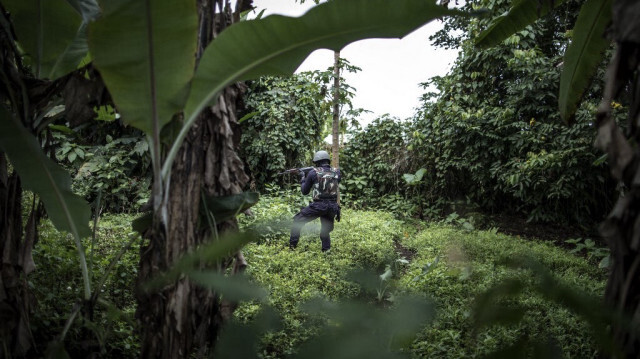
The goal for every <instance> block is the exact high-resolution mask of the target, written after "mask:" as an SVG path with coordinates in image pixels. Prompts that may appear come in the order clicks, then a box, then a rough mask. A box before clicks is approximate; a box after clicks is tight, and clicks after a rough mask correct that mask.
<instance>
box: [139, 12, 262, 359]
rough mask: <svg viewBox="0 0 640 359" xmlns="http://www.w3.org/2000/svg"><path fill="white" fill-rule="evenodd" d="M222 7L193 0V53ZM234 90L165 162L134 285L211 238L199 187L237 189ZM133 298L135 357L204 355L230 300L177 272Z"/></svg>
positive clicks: (221, 227) (225, 226)
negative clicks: (162, 201) (163, 208)
mask: <svg viewBox="0 0 640 359" xmlns="http://www.w3.org/2000/svg"><path fill="white" fill-rule="evenodd" d="M249 4H250V2H249ZM245 5H246V4H245ZM226 6H228V3H227V2H226V1H222V0H200V1H198V8H199V14H200V22H201V26H200V28H201V29H202V31H201V33H200V37H199V42H200V51H199V54H198V55H200V54H201V53H202V50H203V49H204V48H205V47H206V45H207V44H208V43H209V42H210V41H211V40H212V39H213V38H214V37H215V35H216V34H218V33H219V32H220V31H222V28H224V26H226V25H229V24H230V21H231V19H233V18H234V17H233V16H232V14H230V13H225V12H224V11H223V9H225V7H226ZM226 8H227V9H229V7H226ZM242 91H243V87H242V86H240V85H234V86H231V87H229V88H227V89H225V90H224V91H223V94H222V95H221V96H220V98H219V100H218V104H217V105H216V106H215V107H214V108H210V109H207V110H205V111H204V112H203V114H202V115H201V116H200V119H199V120H198V121H196V123H195V124H194V126H193V128H192V129H191V130H190V132H189V134H188V135H187V138H185V141H184V143H183V145H182V147H181V149H180V151H179V153H178V155H177V156H176V160H175V162H174V164H173V167H172V172H171V190H170V194H169V200H168V224H167V228H162V227H160V226H158V224H157V223H154V226H153V227H152V230H151V231H150V233H149V234H148V235H147V238H148V239H149V243H148V245H146V246H144V248H142V249H141V258H140V271H139V275H138V284H139V285H140V284H142V283H144V282H146V281H147V280H148V279H149V278H152V277H153V276H155V275H157V274H159V273H160V272H162V271H163V270H165V269H167V268H169V267H171V265H173V264H174V263H175V262H176V261H177V260H178V259H179V258H180V257H181V256H183V255H184V254H185V253H187V252H189V251H190V250H192V249H193V248H195V247H196V246H198V245H200V244H202V243H205V242H207V241H210V240H215V238H214V236H213V233H212V231H211V230H210V229H208V228H202V227H198V217H199V213H198V211H199V208H200V198H201V196H202V193H203V192H204V193H205V194H207V195H213V196H220V195H229V194H235V193H240V192H241V191H242V189H243V187H244V186H245V184H246V183H247V182H248V177H247V175H246V174H245V173H244V170H243V164H242V161H241V160H240V158H239V157H238V155H237V153H236V148H237V145H238V142H239V136H238V135H239V126H237V119H236V103H237V102H238V100H239V98H240V97H241V94H242ZM235 228H237V225H236V222H235V220H231V221H227V222H224V223H220V224H218V226H217V229H216V233H224V232H225V231H227V230H230V229H235ZM238 258H241V255H239V256H238ZM232 261H233V259H227V260H225V261H224V262H223V263H219V264H216V265H215V268H216V269H218V270H219V271H223V270H224V269H225V268H226V267H228V266H229V265H230V264H231V263H232ZM238 261H239V259H238ZM137 297H138V310H137V317H138V319H139V321H140V324H141V330H142V357H143V358H185V357H191V356H193V355H196V356H198V357H202V356H205V355H207V353H208V352H211V351H212V350H213V348H214V347H215V341H216V338H217V336H218V331H219V329H220V327H221V324H222V322H223V321H224V320H225V319H226V317H228V316H229V315H230V314H229V311H228V309H229V308H230V306H229V305H227V304H226V303H221V301H220V298H219V296H218V295H217V294H216V293H214V292H212V291H210V290H205V289H203V288H200V287H198V286H196V285H195V284H194V283H192V282H190V281H189V280H188V279H184V278H183V279H180V280H178V281H176V282H175V283H172V284H171V285H168V286H166V287H165V288H163V289H162V290H161V291H160V292H154V293H149V292H144V291H139V292H138V295H137Z"/></svg>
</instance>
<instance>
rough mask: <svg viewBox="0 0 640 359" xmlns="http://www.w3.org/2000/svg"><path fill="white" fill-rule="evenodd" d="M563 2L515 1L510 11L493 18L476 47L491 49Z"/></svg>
mask: <svg viewBox="0 0 640 359" xmlns="http://www.w3.org/2000/svg"><path fill="white" fill-rule="evenodd" d="M563 1H564V0H515V1H514V2H513V5H512V6H511V9H509V11H508V12H507V13H505V14H503V15H500V16H498V17H497V18H495V19H494V20H493V21H492V22H491V24H490V25H489V27H488V28H487V29H486V30H484V31H483V32H481V33H480V35H478V37H477V38H476V45H477V46H479V47H491V46H495V45H498V44H499V43H501V42H502V41H504V40H505V39H506V38H508V37H509V36H511V35H513V34H515V33H516V32H518V31H520V30H522V29H524V28H525V27H526V26H528V25H531V24H533V23H534V22H535V21H536V20H538V19H539V18H541V17H543V16H545V15H546V14H548V13H549V11H551V10H552V9H553V8H554V7H556V6H558V5H560V4H561V3H562V2H563Z"/></svg>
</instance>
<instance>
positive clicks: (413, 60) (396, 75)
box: [250, 0, 458, 125]
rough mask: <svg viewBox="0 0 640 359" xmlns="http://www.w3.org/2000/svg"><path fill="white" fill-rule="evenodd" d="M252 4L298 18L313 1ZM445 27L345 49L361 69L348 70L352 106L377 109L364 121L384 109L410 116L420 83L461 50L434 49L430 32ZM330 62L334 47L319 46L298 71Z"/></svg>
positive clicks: (442, 70) (443, 68)
mask: <svg viewBox="0 0 640 359" xmlns="http://www.w3.org/2000/svg"><path fill="white" fill-rule="evenodd" d="M253 4H254V6H256V7H257V9H258V12H259V11H260V10H262V9H265V13H264V14H265V16H266V15H269V14H280V15H287V16H300V15H302V14H304V13H305V12H306V11H307V10H308V9H310V8H311V7H312V6H314V4H313V2H312V1H310V0H309V1H307V2H306V3H305V4H303V5H300V4H298V3H296V2H295V1H294V0H254V2H253ZM253 16H255V15H253ZM250 17H251V16H250ZM441 26H442V24H441V23H440V22H439V21H437V20H435V21H432V22H430V23H429V24H427V25H425V26H424V27H422V28H420V29H418V30H416V31H414V32H413V33H411V34H409V35H408V36H406V37H405V38H403V39H370V40H362V41H358V42H355V43H352V44H350V45H348V46H347V47H345V48H344V49H343V50H342V52H341V53H340V55H341V56H342V57H343V58H346V59H347V60H349V62H351V64H352V65H355V66H358V67H360V68H362V71H361V72H358V73H356V74H349V73H347V74H344V77H345V79H346V81H347V83H349V84H350V85H351V86H353V87H355V88H356V90H357V92H356V97H355V99H354V101H353V102H354V106H355V107H362V108H364V109H367V110H370V111H372V112H373V114H369V115H364V116H363V117H364V118H363V121H361V123H362V124H363V125H365V124H367V123H368V122H370V121H371V120H373V119H374V118H375V117H377V116H380V115H383V114H385V113H388V114H390V115H392V116H396V117H398V118H400V119H405V118H408V117H410V116H412V115H413V113H414V109H415V108H416V107H417V106H418V105H419V100H418V98H419V97H420V95H422V94H423V92H424V90H422V89H421V88H420V86H419V84H420V83H421V82H425V81H426V80H428V79H429V78H431V77H433V76H438V75H445V74H446V73H447V72H448V71H449V68H450V67H451V65H452V64H453V62H454V60H455V58H456V56H457V53H458V52H457V50H444V49H441V48H435V47H433V46H431V44H430V43H429V35H431V34H432V33H434V32H436V31H437V30H438V29H440V27H441ZM330 66H333V51H330V50H317V51H315V52H314V53H312V54H311V55H310V56H309V57H308V58H307V59H306V60H305V62H304V63H302V65H301V66H300V67H299V68H298V71H312V70H325V69H327V68H328V67H330Z"/></svg>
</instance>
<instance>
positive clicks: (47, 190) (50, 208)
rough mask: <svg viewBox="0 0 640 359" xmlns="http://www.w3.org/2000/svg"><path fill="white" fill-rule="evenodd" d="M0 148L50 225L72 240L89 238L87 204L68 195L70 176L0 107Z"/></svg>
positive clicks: (78, 198) (72, 195)
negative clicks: (38, 204) (45, 212)
mask: <svg viewBox="0 0 640 359" xmlns="http://www.w3.org/2000/svg"><path fill="white" fill-rule="evenodd" d="M0 148H1V149H2V151H4V152H5V153H6V154H7V155H8V156H9V159H10V160H11V164H12V165H13V168H14V169H15V170H16V171H17V172H18V174H19V175H20V180H21V181H22V184H23V185H24V187H25V188H27V189H29V190H31V191H33V192H34V193H35V194H37V195H38V196H39V197H40V198H41V199H42V202H44V206H45V208H46V210H47V214H48V215H49V218H50V219H51V222H53V224H54V225H55V226H56V228H58V229H59V230H62V231H67V232H70V233H72V234H73V235H74V237H75V238H83V237H87V236H89V235H91V230H90V229H89V217H90V214H91V211H90V210H89V206H88V205H87V203H86V202H85V201H84V200H83V199H82V198H81V197H79V196H77V195H75V194H73V192H71V178H70V177H69V174H68V173H67V172H66V171H65V170H64V169H62V168H61V167H60V166H58V165H57V164H56V163H54V162H53V161H52V160H51V159H49V158H48V157H47V156H46V155H45V154H44V153H43V152H42V149H41V148H40V145H39V144H38V141H37V140H36V139H35V137H33V136H32V135H31V134H30V133H29V132H28V131H27V130H26V129H25V128H24V127H22V125H20V124H19V123H18V122H17V121H16V120H15V119H14V118H13V117H12V116H11V115H10V114H9V112H7V110H5V109H4V108H3V107H1V106H0Z"/></svg>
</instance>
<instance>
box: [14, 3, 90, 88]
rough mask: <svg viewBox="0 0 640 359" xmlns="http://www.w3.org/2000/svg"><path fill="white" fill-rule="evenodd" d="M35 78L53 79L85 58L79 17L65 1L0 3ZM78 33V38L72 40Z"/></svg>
mask: <svg viewBox="0 0 640 359" xmlns="http://www.w3.org/2000/svg"><path fill="white" fill-rule="evenodd" d="M2 4H3V5H4V6H5V8H6V9H7V10H8V11H9V13H10V14H11V19H12V21H13V25H14V28H15V31H16V36H17V40H18V42H20V44H21V45H22V48H23V49H24V50H25V52H26V53H27V55H28V58H29V60H30V62H31V66H32V68H33V71H34V73H35V75H36V76H37V77H39V78H48V79H51V80H53V79H56V78H58V77H60V76H62V75H65V74H66V73H68V72H70V71H72V70H74V69H75V68H76V67H77V65H78V64H79V63H80V61H81V60H82V58H83V57H84V56H85V55H86V52H87V47H86V44H85V45H84V46H83V45H82V37H83V36H84V31H83V30H84V29H83V21H82V15H81V14H80V13H78V12H77V11H76V10H75V9H74V8H73V7H72V6H71V5H70V4H69V3H68V2H67V1H66V0H2ZM79 31H80V36H81V38H80V39H79V40H76V38H77V37H78V34H79Z"/></svg>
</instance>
